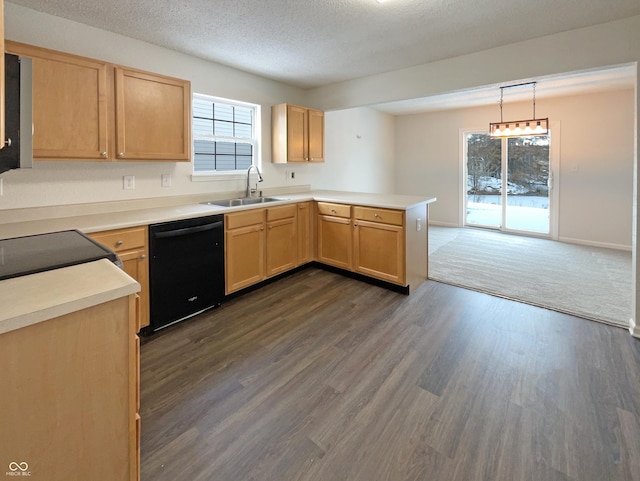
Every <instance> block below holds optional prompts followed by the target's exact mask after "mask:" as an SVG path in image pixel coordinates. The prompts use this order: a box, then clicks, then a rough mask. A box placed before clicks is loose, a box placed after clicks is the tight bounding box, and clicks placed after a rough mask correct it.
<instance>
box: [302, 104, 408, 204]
mask: <svg viewBox="0 0 640 481" xmlns="http://www.w3.org/2000/svg"><path fill="white" fill-rule="evenodd" d="M393 139H394V117H393V116H392V115H389V114H385V113H382V112H379V111H377V110H373V109H370V108H356V109H347V110H337V111H333V112H326V113H325V157H326V161H325V163H324V164H319V165H311V166H309V167H311V168H313V171H314V172H313V188H314V189H316V188H317V189H337V190H349V191H354V192H379V193H392V192H393V191H394V180H395V170H396V169H395V167H394V140H393Z"/></svg>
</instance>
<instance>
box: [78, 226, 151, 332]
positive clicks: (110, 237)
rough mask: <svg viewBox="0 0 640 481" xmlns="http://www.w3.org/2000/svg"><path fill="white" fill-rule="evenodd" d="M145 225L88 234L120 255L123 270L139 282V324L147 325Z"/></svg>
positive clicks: (147, 275) (147, 274)
mask: <svg viewBox="0 0 640 481" xmlns="http://www.w3.org/2000/svg"><path fill="white" fill-rule="evenodd" d="M147 232H148V231H147V226H139V227H128V228H126V229H114V230H109V231H102V232H94V233H92V234H89V237H91V238H92V239H93V240H95V241H96V242H99V243H100V244H102V245H104V246H106V247H108V248H109V249H111V250H112V251H114V252H115V253H116V254H118V257H120V260H121V261H122V264H123V268H124V271H125V272H126V273H127V274H129V275H130V276H131V277H133V278H134V279H135V280H136V281H138V283H140V287H141V290H140V293H139V295H140V325H141V327H146V326H148V325H149V254H148V247H147V239H148V234H147Z"/></svg>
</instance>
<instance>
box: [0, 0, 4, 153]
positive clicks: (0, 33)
mask: <svg viewBox="0 0 640 481" xmlns="http://www.w3.org/2000/svg"><path fill="white" fill-rule="evenodd" d="M0 60H1V61H0V149H1V148H3V147H4V141H5V137H4V0H0Z"/></svg>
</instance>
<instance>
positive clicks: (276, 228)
mask: <svg viewBox="0 0 640 481" xmlns="http://www.w3.org/2000/svg"><path fill="white" fill-rule="evenodd" d="M297 238H298V225H297V222H296V217H289V218H286V219H279V220H275V221H269V222H267V277H271V276H274V275H276V274H280V273H281V272H285V271H288V270H290V269H293V268H294V267H295V266H296V264H297V261H298V252H297V244H298V242H297Z"/></svg>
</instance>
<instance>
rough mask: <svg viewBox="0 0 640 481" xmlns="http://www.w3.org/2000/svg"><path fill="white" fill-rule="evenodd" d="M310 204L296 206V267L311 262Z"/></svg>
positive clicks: (304, 203) (303, 203) (302, 203)
mask: <svg viewBox="0 0 640 481" xmlns="http://www.w3.org/2000/svg"><path fill="white" fill-rule="evenodd" d="M312 241H313V232H312V225H311V202H301V203H299V204H298V265H299V266H300V265H302V264H306V263H307V262H311V261H312V260H313V244H312Z"/></svg>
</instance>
